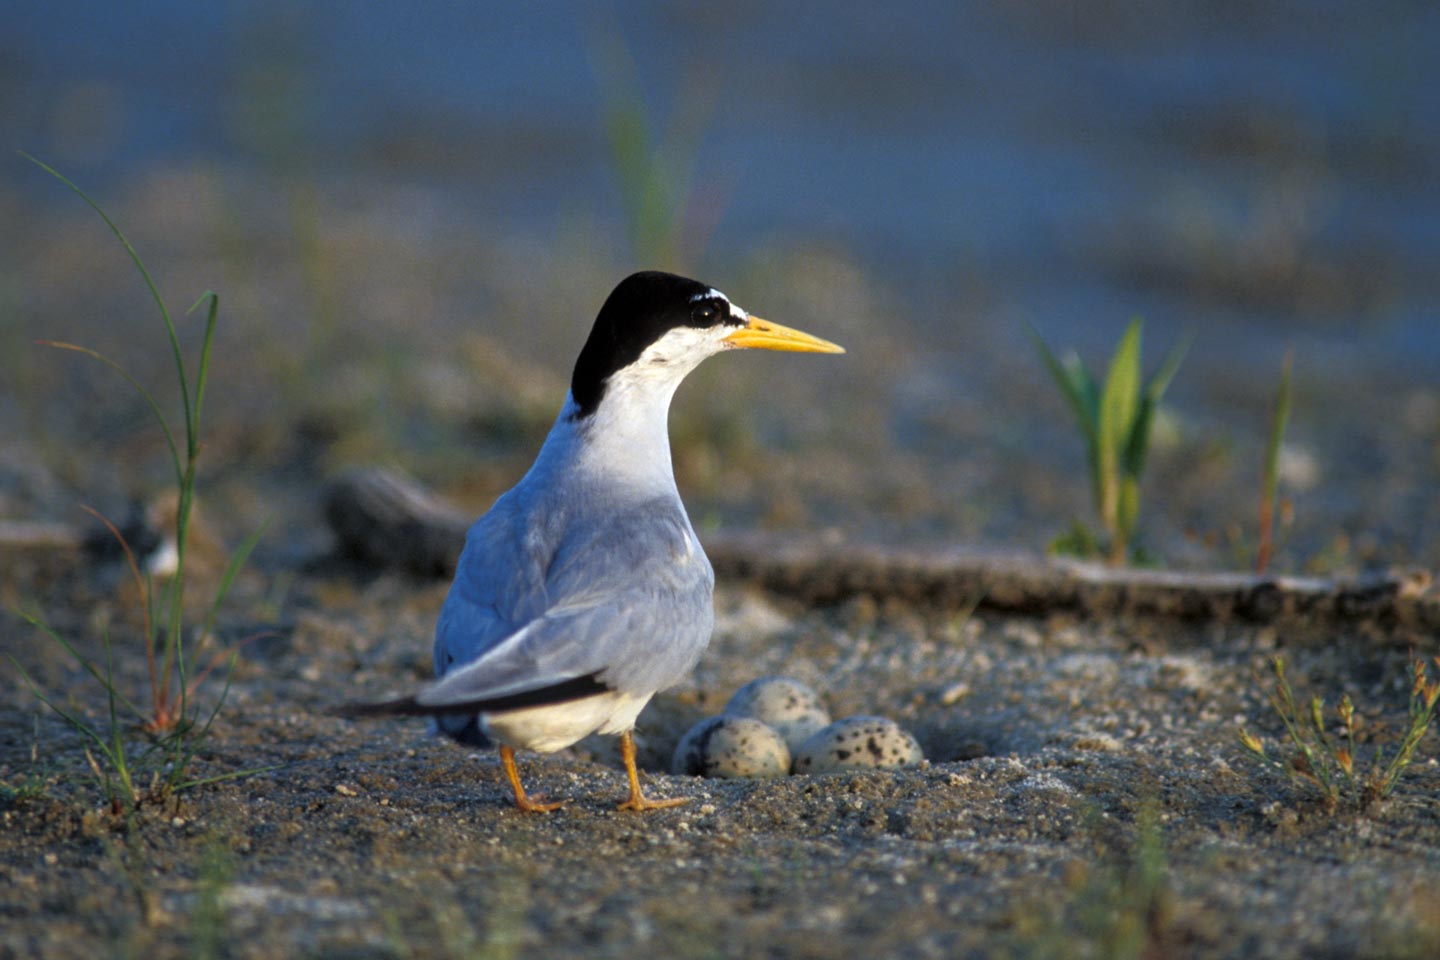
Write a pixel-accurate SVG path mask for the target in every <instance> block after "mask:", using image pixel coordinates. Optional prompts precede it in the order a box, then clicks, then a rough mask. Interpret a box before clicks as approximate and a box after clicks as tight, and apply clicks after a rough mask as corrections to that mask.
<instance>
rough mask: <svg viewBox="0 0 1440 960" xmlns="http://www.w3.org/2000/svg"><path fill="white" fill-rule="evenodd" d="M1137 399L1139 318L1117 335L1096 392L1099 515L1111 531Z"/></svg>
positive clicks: (1118, 503) (1113, 532)
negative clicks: (1097, 402) (1098, 401)
mask: <svg viewBox="0 0 1440 960" xmlns="http://www.w3.org/2000/svg"><path fill="white" fill-rule="evenodd" d="M1139 402H1140V320H1139V319H1138V318H1137V319H1135V320H1131V321H1130V325H1129V326H1128V327H1126V328H1125V335H1124V336H1123V337H1121V338H1120V343H1119V345H1118V346H1117V347H1116V348H1115V354H1114V356H1112V357H1111V358H1110V368H1109V369H1108V370H1107V371H1106V373H1105V384H1104V386H1103V388H1102V390H1101V394H1100V423H1099V429H1098V431H1097V432H1098V435H1099V441H1098V444H1097V447H1098V454H1099V461H1100V469H1099V480H1100V505H1101V510H1100V516H1101V519H1102V520H1103V521H1104V523H1105V526H1106V527H1107V528H1108V529H1109V532H1110V533H1111V535H1112V536H1113V535H1115V533H1117V532H1118V530H1117V524H1118V513H1119V509H1120V465H1121V458H1122V457H1123V455H1124V451H1125V447H1126V445H1127V443H1128V441H1129V438H1130V431H1131V429H1132V428H1133V426H1134V423H1135V413H1136V409H1137V407H1138V405H1139Z"/></svg>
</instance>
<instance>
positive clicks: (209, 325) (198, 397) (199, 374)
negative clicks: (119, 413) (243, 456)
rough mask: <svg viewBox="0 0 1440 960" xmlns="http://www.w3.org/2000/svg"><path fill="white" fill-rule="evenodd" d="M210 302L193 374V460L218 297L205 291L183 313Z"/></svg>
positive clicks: (218, 309)
mask: <svg viewBox="0 0 1440 960" xmlns="http://www.w3.org/2000/svg"><path fill="white" fill-rule="evenodd" d="M207 300H208V301H210V308H209V309H208V310H207V311H206V314H205V336H204V338H203V339H202V340H201V342H200V368H199V369H198V370H197V371H196V374H195V404H194V409H193V411H192V416H193V419H192V420H191V422H190V423H189V424H187V426H188V428H189V436H188V438H187V439H188V440H189V446H190V457H191V458H192V459H193V458H194V457H195V455H196V454H197V453H198V452H199V448H198V446H197V445H198V443H199V438H200V406H201V404H203V403H204V401H205V385H206V384H207V383H208V381H209V379H210V349H211V347H212V345H213V344H214V342H215V321H216V319H217V318H218V316H219V314H220V295H219V294H217V293H215V292H214V291H211V290H206V291H205V292H204V293H203V294H201V295H200V298H199V299H198V300H196V301H195V303H194V304H192V305H191V307H190V309H189V310H187V311H185V312H186V313H187V314H189V313H193V312H194V310H195V308H196V307H198V306H200V304H202V303H204V302H205V301H207Z"/></svg>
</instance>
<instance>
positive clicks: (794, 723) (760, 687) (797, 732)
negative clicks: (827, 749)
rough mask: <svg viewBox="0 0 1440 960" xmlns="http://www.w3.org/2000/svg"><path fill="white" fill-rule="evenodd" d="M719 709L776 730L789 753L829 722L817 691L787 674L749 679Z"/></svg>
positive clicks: (828, 715) (827, 714)
mask: <svg viewBox="0 0 1440 960" xmlns="http://www.w3.org/2000/svg"><path fill="white" fill-rule="evenodd" d="M723 712H724V713H726V714H729V715H730V716H734V717H752V718H754V719H756V720H759V721H760V722H761V723H763V724H765V725H766V726H768V727H769V728H770V729H772V730H774V731H775V732H776V733H778V734H780V737H781V738H782V739H783V740H784V741H785V746H786V747H787V748H789V750H790V752H791V753H794V752H795V751H796V750H798V749H799V748H800V745H801V744H802V743H804V742H805V741H806V740H808V739H809V738H810V737H811V736H813V735H814V734H815V733H816V732H818V731H819V730H821V729H823V728H824V727H826V726H828V725H829V723H830V711H828V710H826V709H825V705H824V704H823V703H821V702H820V695H819V694H817V693H816V692H815V691H814V690H813V689H811V688H810V687H808V686H806V685H805V684H803V683H801V682H800V681H799V680H792V679H790V678H789V677H761V678H760V679H758V680H752V681H750V682H749V683H747V684H745V686H743V687H741V688H740V689H739V690H736V691H735V695H734V696H733V697H731V698H730V702H729V703H727V704H725V710H724V711H723Z"/></svg>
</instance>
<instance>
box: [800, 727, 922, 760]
mask: <svg viewBox="0 0 1440 960" xmlns="http://www.w3.org/2000/svg"><path fill="white" fill-rule="evenodd" d="M924 759H925V755H924V753H923V752H922V751H921V749H920V744H918V743H916V742H915V738H914V737H912V736H911V735H910V734H909V733H908V732H907V731H906V730H905V729H903V728H902V727H901V726H900V725H899V724H897V723H896V722H895V721H893V720H888V719H886V718H885V717H870V716H860V717H850V718H848V719H845V720H837V721H836V722H834V723H832V724H830V725H829V726H828V727H826V728H825V729H823V730H820V731H819V732H817V733H815V734H814V735H813V736H811V737H810V738H809V739H808V740H806V741H805V742H804V743H803V744H801V746H800V749H799V750H797V751H796V752H795V772H796V773H830V772H833V771H836V770H846V769H855V768H875V767H908V766H911V765H913V764H917V763H919V762H920V761H921V760H924Z"/></svg>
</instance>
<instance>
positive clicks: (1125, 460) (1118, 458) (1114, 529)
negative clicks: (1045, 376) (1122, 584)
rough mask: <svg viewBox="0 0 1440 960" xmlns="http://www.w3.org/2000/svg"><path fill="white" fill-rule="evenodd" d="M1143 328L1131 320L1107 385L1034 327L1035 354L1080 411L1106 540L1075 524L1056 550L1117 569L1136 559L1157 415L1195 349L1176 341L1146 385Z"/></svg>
mask: <svg viewBox="0 0 1440 960" xmlns="http://www.w3.org/2000/svg"><path fill="white" fill-rule="evenodd" d="M1140 330H1141V321H1140V319H1139V318H1138V317H1137V318H1135V319H1134V320H1131V321H1130V324H1129V325H1128V326H1127V327H1126V328H1125V333H1124V335H1123V336H1121V338H1120V342H1119V344H1118V345H1117V346H1116V347H1115V352H1114V354H1113V355H1112V356H1111V358H1110V366H1109V369H1108V370H1107V371H1106V373H1105V380H1104V382H1103V383H1102V382H1100V381H1097V380H1096V379H1095V377H1094V376H1093V375H1092V374H1091V373H1090V371H1089V370H1087V369H1086V367H1085V365H1084V363H1082V362H1081V360H1080V358H1079V357H1078V356H1077V355H1076V354H1075V353H1074V352H1073V351H1072V352H1070V353H1068V354H1066V355H1065V356H1064V357H1063V358H1060V357H1057V356H1056V355H1055V353H1054V352H1053V351H1051V349H1050V347H1049V346H1048V345H1047V344H1046V343H1045V341H1044V340H1043V339H1042V338H1041V337H1040V334H1039V333H1038V332H1037V331H1036V330H1035V328H1034V327H1031V328H1030V338H1031V340H1032V341H1033V342H1034V344H1035V349H1036V352H1038V353H1039V354H1040V358H1041V359H1042V360H1043V361H1044V362H1045V367H1046V369H1047V370H1049V371H1050V377H1051V379H1052V380H1054V381H1055V386H1056V387H1057V388H1058V389H1059V390H1060V393H1061V395H1062V396H1064V398H1065V401H1066V403H1067V404H1069V406H1070V410H1071V412H1072V413H1073V414H1074V415H1075V422H1076V424H1077V426H1078V427H1079V429H1080V434H1081V437H1082V439H1083V440H1084V442H1085V455H1086V460H1087V461H1088V463H1089V467H1090V488H1091V493H1092V494H1093V496H1094V500H1095V511H1096V513H1097V514H1098V515H1099V518H1100V525H1101V527H1102V528H1103V530H1104V542H1102V538H1101V537H1097V536H1096V535H1094V534H1093V533H1091V532H1090V530H1089V529H1088V528H1086V527H1085V526H1084V525H1083V524H1081V523H1080V522H1078V521H1077V522H1076V523H1075V524H1074V526H1073V528H1072V530H1071V531H1070V532H1069V533H1068V534H1066V535H1064V536H1062V537H1061V538H1059V539H1058V540H1056V541H1055V542H1054V543H1053V544H1052V545H1051V548H1052V550H1055V551H1057V552H1061V553H1071V554H1075V555H1079V556H1096V555H1102V554H1103V555H1104V557H1105V559H1106V561H1107V562H1108V563H1110V564H1111V565H1114V566H1119V565H1121V564H1123V563H1125V562H1126V561H1127V560H1129V559H1131V556H1132V544H1133V541H1134V536H1135V529H1136V526H1137V524H1138V522H1139V518H1140V477H1141V476H1142V474H1143V473H1144V472H1145V461H1146V458H1147V457H1148V455H1149V452H1150V435H1151V430H1152V429H1153V427H1154V424H1155V414H1156V411H1157V409H1158V408H1159V406H1160V399H1161V397H1163V396H1164V394H1165V391H1166V389H1168V388H1169V386H1170V381H1171V380H1172V379H1174V377H1175V372H1176V371H1177V370H1178V369H1179V368H1180V362H1181V361H1182V360H1183V359H1184V358H1185V352H1186V350H1188V349H1189V343H1188V341H1186V342H1183V343H1181V344H1179V345H1178V346H1176V347H1175V348H1174V349H1173V350H1171V351H1170V353H1169V354H1168V355H1167V356H1166V358H1165V360H1164V362H1162V363H1161V364H1160V368H1159V369H1158V370H1157V371H1156V372H1155V373H1154V375H1152V376H1151V377H1150V379H1149V380H1148V381H1143V382H1142V379H1141V374H1140Z"/></svg>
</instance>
